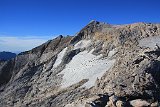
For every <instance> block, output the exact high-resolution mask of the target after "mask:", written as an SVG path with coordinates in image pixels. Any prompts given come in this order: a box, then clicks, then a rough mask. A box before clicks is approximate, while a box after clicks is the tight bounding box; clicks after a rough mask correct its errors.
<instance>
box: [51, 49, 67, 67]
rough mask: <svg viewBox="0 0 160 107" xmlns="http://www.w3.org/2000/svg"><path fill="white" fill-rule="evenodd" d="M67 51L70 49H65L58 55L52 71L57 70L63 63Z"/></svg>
mask: <svg viewBox="0 0 160 107" xmlns="http://www.w3.org/2000/svg"><path fill="white" fill-rule="evenodd" d="M67 49H68V48H67V47H66V48H64V49H63V50H62V51H61V52H60V53H59V54H58V55H57V59H56V61H55V63H54V65H53V68H52V69H54V68H56V67H57V66H58V65H59V64H60V63H61V62H62V59H63V57H64V55H65V53H66V51H67Z"/></svg>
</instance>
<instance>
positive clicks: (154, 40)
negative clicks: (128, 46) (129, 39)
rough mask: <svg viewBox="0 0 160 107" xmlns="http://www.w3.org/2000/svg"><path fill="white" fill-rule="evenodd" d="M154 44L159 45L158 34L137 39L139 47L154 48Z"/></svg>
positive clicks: (159, 37)
mask: <svg viewBox="0 0 160 107" xmlns="http://www.w3.org/2000/svg"><path fill="white" fill-rule="evenodd" d="M156 44H157V45H158V46H160V36H153V37H148V38H144V39H141V40H140V41H139V46H140V47H149V48H151V49H154V48H155V46H156Z"/></svg>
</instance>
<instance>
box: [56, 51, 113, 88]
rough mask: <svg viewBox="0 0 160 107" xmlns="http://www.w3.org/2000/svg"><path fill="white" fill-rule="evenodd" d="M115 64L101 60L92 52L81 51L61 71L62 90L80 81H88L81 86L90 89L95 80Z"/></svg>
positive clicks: (111, 61)
mask: <svg viewBox="0 0 160 107" xmlns="http://www.w3.org/2000/svg"><path fill="white" fill-rule="evenodd" d="M114 62H115V59H113V60H109V59H104V58H102V55H98V56H96V55H93V54H92V51H90V52H88V51H83V52H80V53H79V54H77V55H76V56H74V57H73V59H72V60H71V61H70V62H69V63H68V64H67V65H66V67H65V69H64V70H62V72H61V73H59V74H63V80H62V84H61V85H62V86H61V87H62V88H66V87H68V86H71V85H73V84H75V83H78V82H79V81H81V80H82V79H89V81H88V82H87V83H85V84H84V85H83V86H85V87H86V88H90V87H92V86H94V83H95V81H96V79H97V78H101V77H102V75H103V74H104V73H105V72H106V71H107V70H109V69H110V68H111V67H112V66H113V64H114Z"/></svg>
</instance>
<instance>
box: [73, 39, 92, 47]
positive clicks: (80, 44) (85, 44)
mask: <svg viewBox="0 0 160 107" xmlns="http://www.w3.org/2000/svg"><path fill="white" fill-rule="evenodd" d="M90 44H91V40H81V41H79V42H78V43H76V44H75V45H74V49H79V48H84V47H88V46H89V45H90Z"/></svg>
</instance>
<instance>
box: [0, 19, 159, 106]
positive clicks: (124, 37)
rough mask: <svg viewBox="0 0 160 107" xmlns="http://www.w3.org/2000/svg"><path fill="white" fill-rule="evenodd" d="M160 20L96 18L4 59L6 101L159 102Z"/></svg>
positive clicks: (0, 83)
mask: <svg viewBox="0 0 160 107" xmlns="http://www.w3.org/2000/svg"><path fill="white" fill-rule="evenodd" d="M159 46H160V24H151V23H134V24H128V25H110V24H105V23H101V22H97V21H91V22H90V23H89V24H88V25H87V26H85V27H84V28H83V29H82V30H81V31H80V32H78V33H77V34H76V35H75V36H67V37H63V36H62V35H60V36H59V37H57V38H55V39H53V40H49V41H47V42H46V43H44V44H42V45H41V46H38V47H36V48H34V49H32V50H30V51H27V52H23V53H20V54H19V55H18V56H16V58H14V59H11V60H9V61H5V62H2V63H0V105H1V106H2V107H12V106H14V107H33V106H34V107H35V106H36V107H39V106H41V107H43V106H45V107H130V106H131V107H132V106H133V107H137V106H140V107H144V106H145V107H146V106H147V107H149V106H152V107H158V105H159V101H160V89H159V87H160V79H159V76H160V68H159V66H160V63H159V62H160V47H159Z"/></svg>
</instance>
